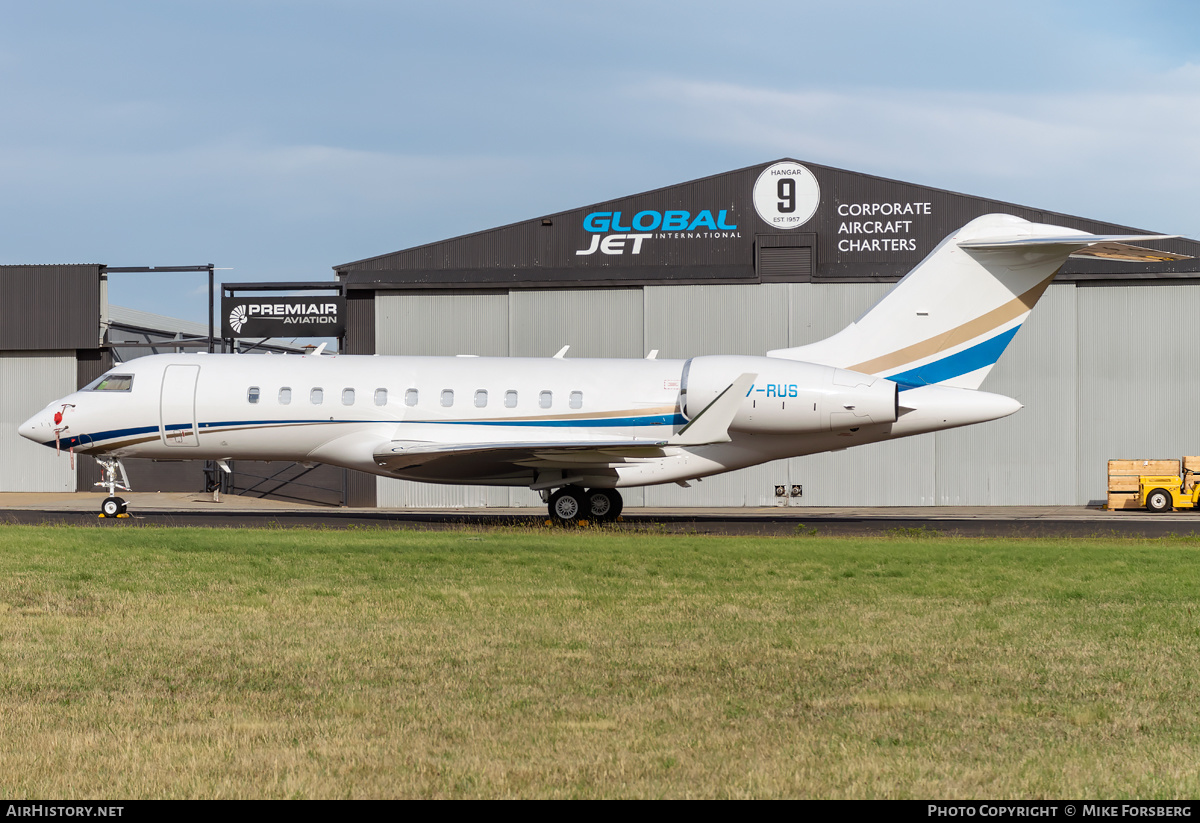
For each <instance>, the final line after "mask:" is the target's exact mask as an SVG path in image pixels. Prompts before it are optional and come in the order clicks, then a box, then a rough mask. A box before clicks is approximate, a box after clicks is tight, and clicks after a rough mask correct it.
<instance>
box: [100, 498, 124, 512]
mask: <svg viewBox="0 0 1200 823" xmlns="http://www.w3.org/2000/svg"><path fill="white" fill-rule="evenodd" d="M125 509H126V505H125V501H124V500H122V499H121V498H119V497H106V498H104V502H103V503H101V504H100V511H101V512H102V513H103V514H104V516H105V517H116V516H117V515H118V514H124V513H125Z"/></svg>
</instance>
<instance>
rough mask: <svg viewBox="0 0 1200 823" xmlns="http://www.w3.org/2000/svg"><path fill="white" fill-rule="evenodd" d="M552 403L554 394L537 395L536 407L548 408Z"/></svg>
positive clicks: (548, 392) (547, 392)
mask: <svg viewBox="0 0 1200 823" xmlns="http://www.w3.org/2000/svg"><path fill="white" fill-rule="evenodd" d="M553 403H554V392H551V391H544V392H542V393H541V394H539V395H538V405H539V406H541V407H542V408H543V409H548V408H550V406H551V405H553Z"/></svg>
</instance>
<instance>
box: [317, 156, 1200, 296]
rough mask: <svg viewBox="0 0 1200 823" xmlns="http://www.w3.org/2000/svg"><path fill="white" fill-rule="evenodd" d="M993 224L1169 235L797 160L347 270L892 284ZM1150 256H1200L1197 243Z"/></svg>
mask: <svg viewBox="0 0 1200 823" xmlns="http://www.w3.org/2000/svg"><path fill="white" fill-rule="evenodd" d="M993 212H1001V213H1007V214H1015V215H1017V216H1019V217H1023V218H1025V219H1027V220H1032V221H1035V222H1040V223H1053V224H1057V225H1062V226H1068V227H1071V228H1076V229H1081V230H1084V231H1088V232H1093V233H1096V234H1154V233H1157V232H1153V231H1146V230H1143V229H1137V228H1133V227H1130V226H1122V225H1118V224H1115V223H1106V222H1102V221H1097V220H1090V219H1087V218H1083V217H1077V216H1074V215H1066V214H1060V213H1057V212H1050V211H1045V210H1042V209H1035V208H1030V207H1028V206H1020V205H1016V204H1014V203H1005V202H1002V201H999V200H991V199H988V198H983V197H974V196H972V195H967V194H960V193H958V192H951V191H945V190H943V189H937V188H933V187H930V186H921V185H918V184H914V183H905V182H902V181H898V180H889V179H886V178H882V177H875V176H873V175H868V174H861V173H859V172H853V171H847V170H845V169H836V168H832V167H830V166H821V165H818V164H815V163H804V162H801V161H797V160H793V159H791V158H783V159H781V160H776V161H771V162H768V163H760V164H757V165H754V166H748V167H746V168H743V169H737V170H734V171H729V172H725V173H723V174H717V175H713V176H711V177H704V178H700V179H698V180H691V181H688V182H685V183H678V184H676V185H673V186H667V187H664V188H660V189H654V190H652V191H647V192H641V193H638V194H632V195H628V196H626V197H622V198H618V199H615V200H608V201H604V202H601V203H595V204H592V205H589V206H583V207H581V208H577V209H572V210H569V211H563V212H558V213H555V214H548V215H543V216H540V217H535V218H533V219H531V220H525V221H522V222H519V223H513V224H511V225H507V226H500V227H498V228H494V229H488V230H485V231H480V232H475V233H473V234H467V235H463V236H460V237H454V238H450V239H448V240H442V241H439V242H436V243H429V244H426V245H422V246H416V247H413V248H410V249H403V250H401V251H396V252H392V253H390V254H384V255H379V256H377V257H370V258H366V259H364V260H358V261H355V262H352V263H344V264H342V265H339V266H335V267H334V271H335V272H336V273H337V275H338V277H339V278H341V279H342V280H343V282H344V283H345V285H346V287H347V288H348V289H352V290H358V289H367V290H374V289H423V288H435V289H462V288H476V289H478V288H484V289H489V288H586V287H600V286H606V287H611V286H635V285H649V284H658V285H668V284H686V283H757V282H787V281H793V282H805V281H816V282H838V281H840V282H864V281H892V280H896V279H898V278H899V277H901V276H903V275H904V274H905V273H906V272H907V271H908V270H909V269H911V268H912V267H913V266H914V265H915V264H916V263H918V262H919V261H920V260H921V259H922V258H923V257H924V256H925V255H926V254H928V253H929V251H931V250H932V249H933V248H934V246H936V245H937V243H939V242H940V241H941V240H942V239H943V238H944V237H945V236H946V235H947V234H949V233H950V232H952V231H954V230H955V229H957V228H959V227H960V226H962V225H963V224H964V223H967V222H968V221H970V220H972V219H974V218H975V217H978V216H980V215H983V214H989V213H993ZM1147 245H1150V246H1153V247H1154V248H1160V249H1164V250H1167V251H1174V252H1179V253H1182V254H1188V255H1192V256H1193V257H1200V243H1197V242H1195V241H1193V240H1184V239H1179V240H1167V241H1161V242H1155V243H1147ZM1198 271H1200V265H1198V264H1197V262H1196V261H1194V260H1183V261H1178V262H1176V263H1171V264H1142V263H1124V262H1100V263H1098V262H1095V261H1081V260H1071V261H1069V262H1068V263H1067V265H1066V266H1064V267H1063V270H1062V273H1061V274H1060V275H1059V277H1060V279H1067V280H1076V281H1081V280H1103V281H1112V280H1144V279H1170V280H1178V279H1180V278H1187V279H1198V278H1200V273H1198Z"/></svg>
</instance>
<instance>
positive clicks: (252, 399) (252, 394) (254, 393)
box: [246, 386, 259, 403]
mask: <svg viewBox="0 0 1200 823" xmlns="http://www.w3.org/2000/svg"><path fill="white" fill-rule="evenodd" d="M258 394H259V392H258V386H251V387H250V388H249V389H247V390H246V401H247V402H249V403H257V402H258Z"/></svg>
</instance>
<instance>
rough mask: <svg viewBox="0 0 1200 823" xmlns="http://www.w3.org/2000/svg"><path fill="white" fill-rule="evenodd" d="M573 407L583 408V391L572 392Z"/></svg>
mask: <svg viewBox="0 0 1200 823" xmlns="http://www.w3.org/2000/svg"><path fill="white" fill-rule="evenodd" d="M571 408H573V409H582V408H583V392H581V391H573V392H571Z"/></svg>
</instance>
